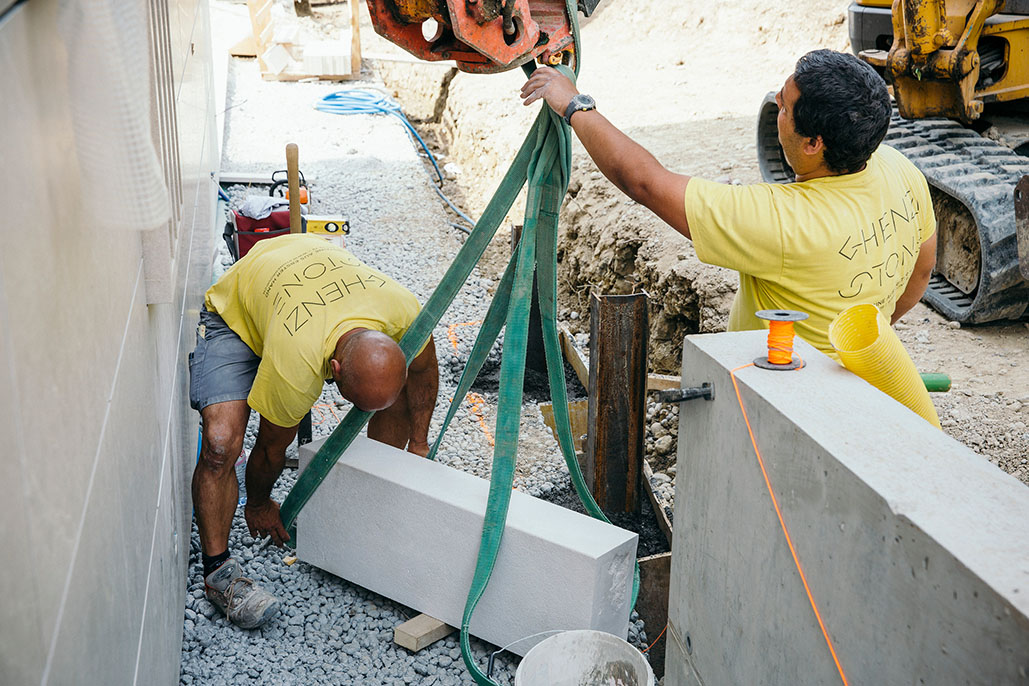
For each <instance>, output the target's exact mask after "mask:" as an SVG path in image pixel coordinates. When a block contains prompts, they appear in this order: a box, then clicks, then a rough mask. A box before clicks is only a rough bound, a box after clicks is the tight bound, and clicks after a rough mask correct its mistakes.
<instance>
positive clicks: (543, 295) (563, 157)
mask: <svg viewBox="0 0 1029 686" xmlns="http://www.w3.org/2000/svg"><path fill="white" fill-rule="evenodd" d="M576 9H577V8H576V4H575V0H567V2H566V11H567V12H568V16H569V18H570V20H571V23H572V29H573V30H572V34H573V38H574V42H575V48H576V52H575V54H576V66H577V67H578V62H579V60H578V56H579V55H581V53H580V51H579V26H578V17H577V15H576ZM523 68H524V69H525V71H526V73H527V74H528V73H531V72H532V67H531V65H526V66H525V67H523ZM559 69H562V70H563V71H565V73H566V74H567V75H568V76H569V77H570V78H573V79H574V78H575V75H574V74H573V73H572V72H571V71H570V70H568V69H567V68H564V67H559ZM570 173H571V134H570V132H569V128H568V126H567V124H565V123H564V121H563V120H562V118H561V117H560V116H558V115H557V114H555V113H554V112H553V111H552V110H551V109H550V108H549V107H548V106H547V105H546V104H544V105H543V106H542V108H541V111H540V114H539V116H538V117H537V118H536V122H535V124H534V125H533V127H532V129H531V130H530V132H529V134H528V135H527V136H526V139H525V142H524V143H523V144H522V147H521V149H519V151H518V154H517V155H516V156H515V159H514V162H512V164H511V167H510V168H509V169H508V171H507V174H505V176H504V179H503V181H502V182H501V184H500V186H499V188H498V189H497V191H496V193H495V194H494V196H493V198H492V199H491V200H490V202H489V205H488V206H487V207H486V210H485V211H484V212H483V214H482V217H480V219H479V221H478V223H477V224H476V226H475V228H474V230H473V231H472V232H471V234H470V235H469V236H468V239H467V240H466V241H465V244H464V246H462V248H461V250H460V251H459V252H458V254H457V257H456V258H455V259H454V262H453V264H451V265H450V268H449V269H448V270H447V273H446V274H445V275H444V277H443V280H442V281H441V282H440V284H439V285H438V286H437V288H436V290H435V291H434V292H433V294H432V295H431V296H430V298H429V300H428V302H426V304H425V306H424V307H423V308H422V311H421V313H420V314H419V315H418V317H417V318H416V319H415V321H414V323H413V324H412V325H411V328H410V329H409V330H408V331H407V333H406V335H405V336H404V338H403V339H402V340H401V342H400V347H401V349H402V350H403V351H404V354H405V355H406V356H407V360H408V363H410V362H411V360H412V359H413V357H414V355H415V354H416V353H417V351H418V350H419V349H420V348H421V346H422V344H423V343H424V342H425V341H426V340H427V339H428V338H429V335H430V334H431V333H432V331H433V329H434V328H435V327H436V325H437V324H438V323H439V321H440V319H441V318H442V317H443V314H444V313H445V312H446V310H447V309H448V308H449V306H450V304H451V303H452V302H453V300H454V297H455V296H456V295H457V292H458V291H459V290H460V288H461V286H462V285H464V283H465V281H466V280H467V278H468V276H469V274H470V273H471V271H472V269H473V268H474V267H475V265H476V264H477V263H478V261H479V259H480V258H481V257H482V254H483V251H484V250H485V249H486V246H487V245H488V244H489V242H490V240H491V239H492V238H493V236H494V234H495V233H496V231H497V229H498V228H499V226H500V223H501V221H503V218H504V216H505V215H506V214H507V212H508V211H509V210H510V209H511V206H512V205H513V204H514V201H515V198H516V197H517V196H518V194H519V193H520V192H521V189H522V186H523V185H525V183H526V181H528V184H529V187H528V195H527V199H526V210H525V223H524V228H523V229H522V237H521V240H520V242H519V244H518V249H517V251H516V253H515V255H514V256H513V257H512V258H511V261H510V263H509V264H508V266H507V268H506V269H505V271H504V275H503V277H502V278H501V280H500V282H499V284H498V286H497V290H496V293H495V294H494V297H493V300H492V302H491V303H490V306H489V309H488V310H487V313H486V317H485V318H484V319H483V323H482V326H481V327H480V329H479V334H478V336H477V337H476V340H475V344H474V345H473V347H472V352H471V354H470V356H469V360H468V364H467V365H466V367H465V369H464V372H463V373H462V375H461V379H460V381H459V382H458V388H457V391H456V393H455V394H454V398H453V400H452V402H451V404H450V408H449V410H448V412H447V416H446V419H445V420H444V422H443V425H442V426H441V427H440V431H439V435H438V436H437V438H436V441H435V443H434V444H433V447H432V450H431V452H430V453H429V458H430V459H434V458H435V456H436V453H437V451H438V450H439V446H440V442H441V440H442V437H443V435H444V433H445V432H446V430H447V427H448V426H449V425H450V422H451V421H452V420H453V418H454V416H455V414H456V413H457V410H458V408H459V407H460V405H461V403H462V401H463V399H464V397H465V396H466V395H467V394H468V391H469V390H470V389H471V385H472V383H473V381H474V380H475V377H476V376H477V375H478V373H479V371H480V370H481V368H482V365H483V364H484V363H485V361H486V357H487V356H488V354H489V351H490V349H491V348H492V346H493V343H494V342H495V341H496V340H497V338H498V337H499V335H500V331H501V330H502V329H503V330H504V331H505V333H504V352H503V356H502V359H501V366H500V398H499V406H498V411H497V427H496V445H495V447H494V452H493V466H492V473H491V477H490V491H489V500H488V503H487V506H486V513H485V517H484V521H483V527H482V537H481V540H480V543H479V553H478V559H477V560H476V567H475V575H474V578H473V580H472V585H471V588H470V589H469V591H468V600H467V602H466V604H465V610H464V615H463V618H462V621H461V655H462V657H463V658H464V662H465V666H466V667H467V668H468V671H469V672H470V673H471V675H472V677H473V678H474V679H475V681H476V683H477V684H481V685H488V686H497V685H496V682H494V681H493V680H492V679H490V678H489V676H487V675H486V674H484V673H483V672H482V671H481V670H480V669H479V668H478V666H477V665H476V663H475V660H474V658H473V656H472V653H471V645H470V636H469V632H468V629H469V625H470V623H471V618H472V615H473V613H474V612H475V607H476V605H477V604H478V602H479V599H480V598H481V597H482V594H483V593H484V592H485V590H486V586H487V585H488V583H489V579H490V575H491V574H492V572H493V566H494V564H495V562H496V558H497V553H498V552H499V550H500V544H501V540H502V538H503V534H504V526H505V523H506V521H507V511H508V506H509V505H510V501H511V489H512V486H513V484H514V471H515V461H516V455H517V448H518V431H519V425H520V423H521V409H522V387H523V382H524V375H525V349H526V343H527V339H528V321H529V309H530V307H531V301H532V282H533V277H534V276H535V279H536V282H537V286H538V292H539V305H540V314H541V318H542V322H543V340H544V347H545V351H546V361H547V375H548V380H549V382H550V388H551V397H552V399H553V401H554V419H555V424H556V426H557V435H558V443H559V445H560V447H561V453H562V455H563V456H564V459H565V463H566V465H567V466H568V471H569V473H570V475H571V480H572V484H573V487H574V488H575V491H576V493H577V494H578V496H579V498H580V500H581V501H582V503H583V506H584V507H585V508H586V511H587V512H588V513H589V514H590V515H591V516H592V517H595V518H597V519H601V520H603V521H608V520H607V517H606V516H605V515H604V513H603V511H602V510H601V509H600V507H599V506H598V505H597V503H596V501H594V499H593V496H592V495H591V494H590V492H589V489H588V488H587V486H586V482H585V479H584V478H583V476H582V471H581V470H580V468H579V462H578V460H577V459H576V457H575V449H574V447H573V445H574V444H573V442H572V430H571V425H570V422H569V417H568V398H567V390H566V387H565V378H564V361H563V355H562V352H561V345H560V341H559V339H558V332H557V319H556V303H557V230H558V213H559V211H560V208H561V202H562V200H563V199H564V196H565V193H566V191H567V189H568V179H569V176H570ZM370 417H371V413H370V412H363V411H361V410H358V409H357V408H354V409H352V410H351V411H350V412H349V413H348V414H347V416H346V417H344V419H343V421H342V422H340V424H339V426H337V427H336V429H335V430H334V431H333V432H332V435H330V436H329V438H328V440H326V442H325V444H324V445H322V447H321V448H320V449H319V450H318V452H317V453H316V454H315V456H314V458H313V459H312V461H311V463H310V464H309V465H308V466H307V468H306V469H305V470H304V471H303V473H302V474H301V475H300V476H299V478H298V479H297V482H296V484H295V485H294V486H293V488H292V490H291V491H290V493H289V495H288V496H287V497H286V500H285V501H284V502H283V504H282V509H281V511H280V515H281V517H282V521H283V524H284V525H285V527H286V528H287V530H288V531H289V533H290V536H291V537H292V540H293V541H294V542H295V540H296V526H295V524H296V517H297V514H298V513H299V512H300V510H301V508H303V506H304V505H305V504H306V503H307V501H308V500H309V499H310V498H311V495H312V494H313V493H314V491H315V490H316V489H317V488H318V486H319V485H320V484H321V482H322V481H323V480H324V479H325V477H326V475H328V473H329V471H330V470H331V469H332V467H333V465H335V463H336V461H337V460H339V458H340V456H341V455H342V454H343V452H344V451H345V450H346V449H347V447H349V445H350V443H351V442H353V440H354V437H355V436H357V434H358V433H360V431H361V429H362V428H363V427H364V425H365V424H366V423H367V421H368V419H369V418H370ZM638 592H639V566H638V565H637V566H636V569H635V573H634V575H633V587H632V604H633V605H635V603H636V596H637V594H638Z"/></svg>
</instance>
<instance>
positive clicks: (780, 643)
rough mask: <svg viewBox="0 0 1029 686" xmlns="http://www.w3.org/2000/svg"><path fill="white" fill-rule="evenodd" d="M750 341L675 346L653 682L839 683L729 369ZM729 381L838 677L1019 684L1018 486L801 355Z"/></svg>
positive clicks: (1028, 540) (744, 359)
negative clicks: (674, 423) (673, 441)
mask: <svg viewBox="0 0 1029 686" xmlns="http://www.w3.org/2000/svg"><path fill="white" fill-rule="evenodd" d="M764 348H765V335H764V334H763V333H761V332H741V333H727V334H715V335H708V336H690V337H688V338H687V339H686V344H685V346H684V351H683V364H682V370H683V384H684V385H686V386H694V385H699V384H700V383H702V382H705V381H709V382H712V383H714V385H715V390H716V395H715V400H713V401H711V402H705V401H702V400H694V401H690V402H689V403H688V404H686V405H684V406H683V408H682V412H681V414H680V417H681V420H680V429H679V467H678V470H679V471H678V480H677V482H678V483H677V488H678V490H677V492H676V499H675V502H676V507H675V515H676V516H675V537H674V542H673V562H672V583H671V589H670V590H671V594H670V601H669V604H670V607H669V622H670V625H669V634H670V639H669V643H668V652H667V655H668V657H667V662H666V668H667V672H666V679H667V680H666V684H668V685H669V686H683V685H685V684H691V685H694V684H706V685H708V686H713V685H718V684H797V685H800V684H832V683H837V684H838V683H841V680H840V678H839V676H838V674H837V671H836V668H835V667H834V665H833V662H832V658H831V656H830V653H829V651H828V649H827V647H826V644H825V641H824V639H823V637H822V634H821V631H820V630H819V627H818V624H817V622H816V620H815V617H814V614H813V612H812V610H811V607H810V604H809V602H808V600H807V597H806V595H805V593H804V589H803V586H802V584H801V581H800V578H799V576H798V573H797V571H796V568H795V566H794V562H793V560H792V558H791V556H790V552H789V550H788V548H787V546H786V543H785V541H784V536H783V534H782V531H781V528H780V525H779V522H778V519H777V518H776V514H775V512H774V510H773V508H772V504H771V500H770V498H769V495H768V492H767V488H766V486H765V482H764V479H763V477H762V475H761V471H760V468H759V466H758V462H757V459H756V457H755V455H754V450H753V448H752V447H751V443H750V439H749V437H748V435H747V430H746V427H745V425H744V421H743V417H742V415H741V412H740V408H739V404H738V402H737V399H736V396H735V393H734V391H733V386H732V383H731V378H730V374H729V370H732V369H735V368H737V367H739V366H740V365H744V364H747V363H749V362H751V361H752V360H753V359H754V358H755V357H758V356H759V355H762V354H763V351H764ZM797 349H798V352H799V353H800V354H801V355H802V356H803V357H804V358H805V359H806V360H807V363H808V365H807V367H806V368H804V369H802V370H800V371H796V372H772V371H765V370H762V369H758V368H755V367H748V368H745V369H742V370H740V371H739V372H737V378H738V379H739V384H740V390H741V394H742V397H743V403H744V405H745V407H746V409H747V413H748V416H749V417H750V421H751V425H752V426H753V429H754V436H755V440H756V442H757V445H758V447H759V449H760V450H761V452H762V455H763V456H764V460H765V464H766V466H767V468H768V475H769V479H770V481H771V484H772V487H773V489H774V491H775V493H776V495H777V497H778V498H779V503H780V506H781V508H782V513H783V517H784V519H785V521H786V525H787V527H788V528H789V530H790V533H791V535H792V536H793V541H794V544H795V546H796V550H797V554H798V556H799V558H800V561H801V564H802V566H803V568H804V570H805V572H806V574H807V578H808V582H809V584H810V587H811V591H812V593H813V595H814V598H815V600H816V602H817V603H818V605H819V607H820V609H821V612H822V617H823V619H824V621H825V625H826V627H827V629H828V631H829V634H830V636H831V637H832V639H833V642H834V645H835V648H836V651H837V653H838V655H839V659H840V662H841V664H842V667H843V670H844V672H845V673H846V675H847V678H848V680H849V682H850V683H851V684H1024V683H1029V677H1027V671H1029V526H1027V522H1029V489H1027V488H1026V487H1025V486H1024V485H1023V484H1021V483H1019V482H1018V481H1017V480H1015V479H1014V478H1013V477H1011V476H1009V475H1007V474H1005V473H1003V472H1002V471H1000V470H999V469H998V468H996V467H994V466H993V465H991V464H990V463H989V462H988V461H987V460H986V459H985V458H983V457H981V456H979V455H976V454H974V453H973V452H972V451H971V450H969V449H968V448H966V447H965V446H963V445H961V444H959V443H957V442H956V441H954V440H952V439H951V438H949V437H947V436H946V435H944V434H943V433H942V432H940V431H938V430H936V429H934V428H932V427H931V426H930V425H928V424H927V423H926V422H925V421H924V420H922V419H921V418H919V417H918V416H917V415H915V414H914V413H912V412H910V411H909V410H907V409H906V408H904V407H902V406H900V405H899V404H897V403H896V402H894V401H893V400H892V399H890V398H888V397H887V396H885V395H883V394H882V393H880V392H879V391H877V390H875V389H874V388H872V387H871V386H869V385H868V384H866V383H865V382H863V381H861V380H860V379H858V378H857V377H855V376H853V375H851V374H850V373H849V372H847V371H846V370H844V369H843V368H842V367H840V366H839V365H837V364H836V363H834V362H832V361H831V360H829V359H828V358H826V357H825V356H824V355H821V354H820V353H818V352H817V351H815V350H814V349H813V348H811V347H810V346H808V345H806V344H804V343H803V342H799V341H798V343H797Z"/></svg>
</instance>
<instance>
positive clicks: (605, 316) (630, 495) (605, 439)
mask: <svg viewBox="0 0 1029 686" xmlns="http://www.w3.org/2000/svg"><path fill="white" fill-rule="evenodd" d="M648 338H649V323H648V317H647V295H646V294H645V293H636V294H633V295H597V294H596V293H593V294H591V295H590V377H589V381H590V383H589V425H588V426H589V431H588V433H587V438H586V483H587V485H589V487H590V490H591V491H592V492H593V496H594V498H595V499H596V501H597V504H598V505H600V507H601V508H603V509H604V510H606V511H608V512H639V509H640V497H639V486H640V478H641V475H642V473H643V468H642V465H643V438H644V432H645V431H646V411H647V340H648Z"/></svg>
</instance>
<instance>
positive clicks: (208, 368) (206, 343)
mask: <svg viewBox="0 0 1029 686" xmlns="http://www.w3.org/2000/svg"><path fill="white" fill-rule="evenodd" d="M259 364H261V358H260V357H258V356H257V355H255V354H254V351H253V350H251V349H250V346H248V345H247V344H246V343H244V342H243V339H241V338H240V337H239V336H238V335H236V332H235V331H233V330H232V329H230V328H229V325H228V324H226V323H225V321H224V320H223V319H222V318H221V317H219V316H218V315H217V314H215V313H214V312H208V311H207V310H206V309H203V310H200V324H199V325H198V326H197V346H196V349H194V350H193V352H191V353H190V354H189V404H190V407H192V408H193V409H194V410H197V411H200V410H203V409H204V408H205V407H207V406H208V405H214V404H215V403H224V402H227V401H229V400H246V399H247V396H248V395H250V387H251V386H253V385H254V377H256V376H257V367H258V365H259Z"/></svg>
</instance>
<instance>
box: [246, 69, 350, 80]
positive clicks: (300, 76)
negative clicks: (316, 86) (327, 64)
mask: <svg viewBox="0 0 1029 686" xmlns="http://www.w3.org/2000/svg"><path fill="white" fill-rule="evenodd" d="M261 77H262V78H263V79H264V80H265V81H350V80H352V79H356V78H359V77H357V76H355V75H353V74H306V73H304V72H298V71H291V70H289V69H287V70H286V71H284V72H282V73H281V74H272V73H271V72H264V73H262V74H261Z"/></svg>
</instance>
